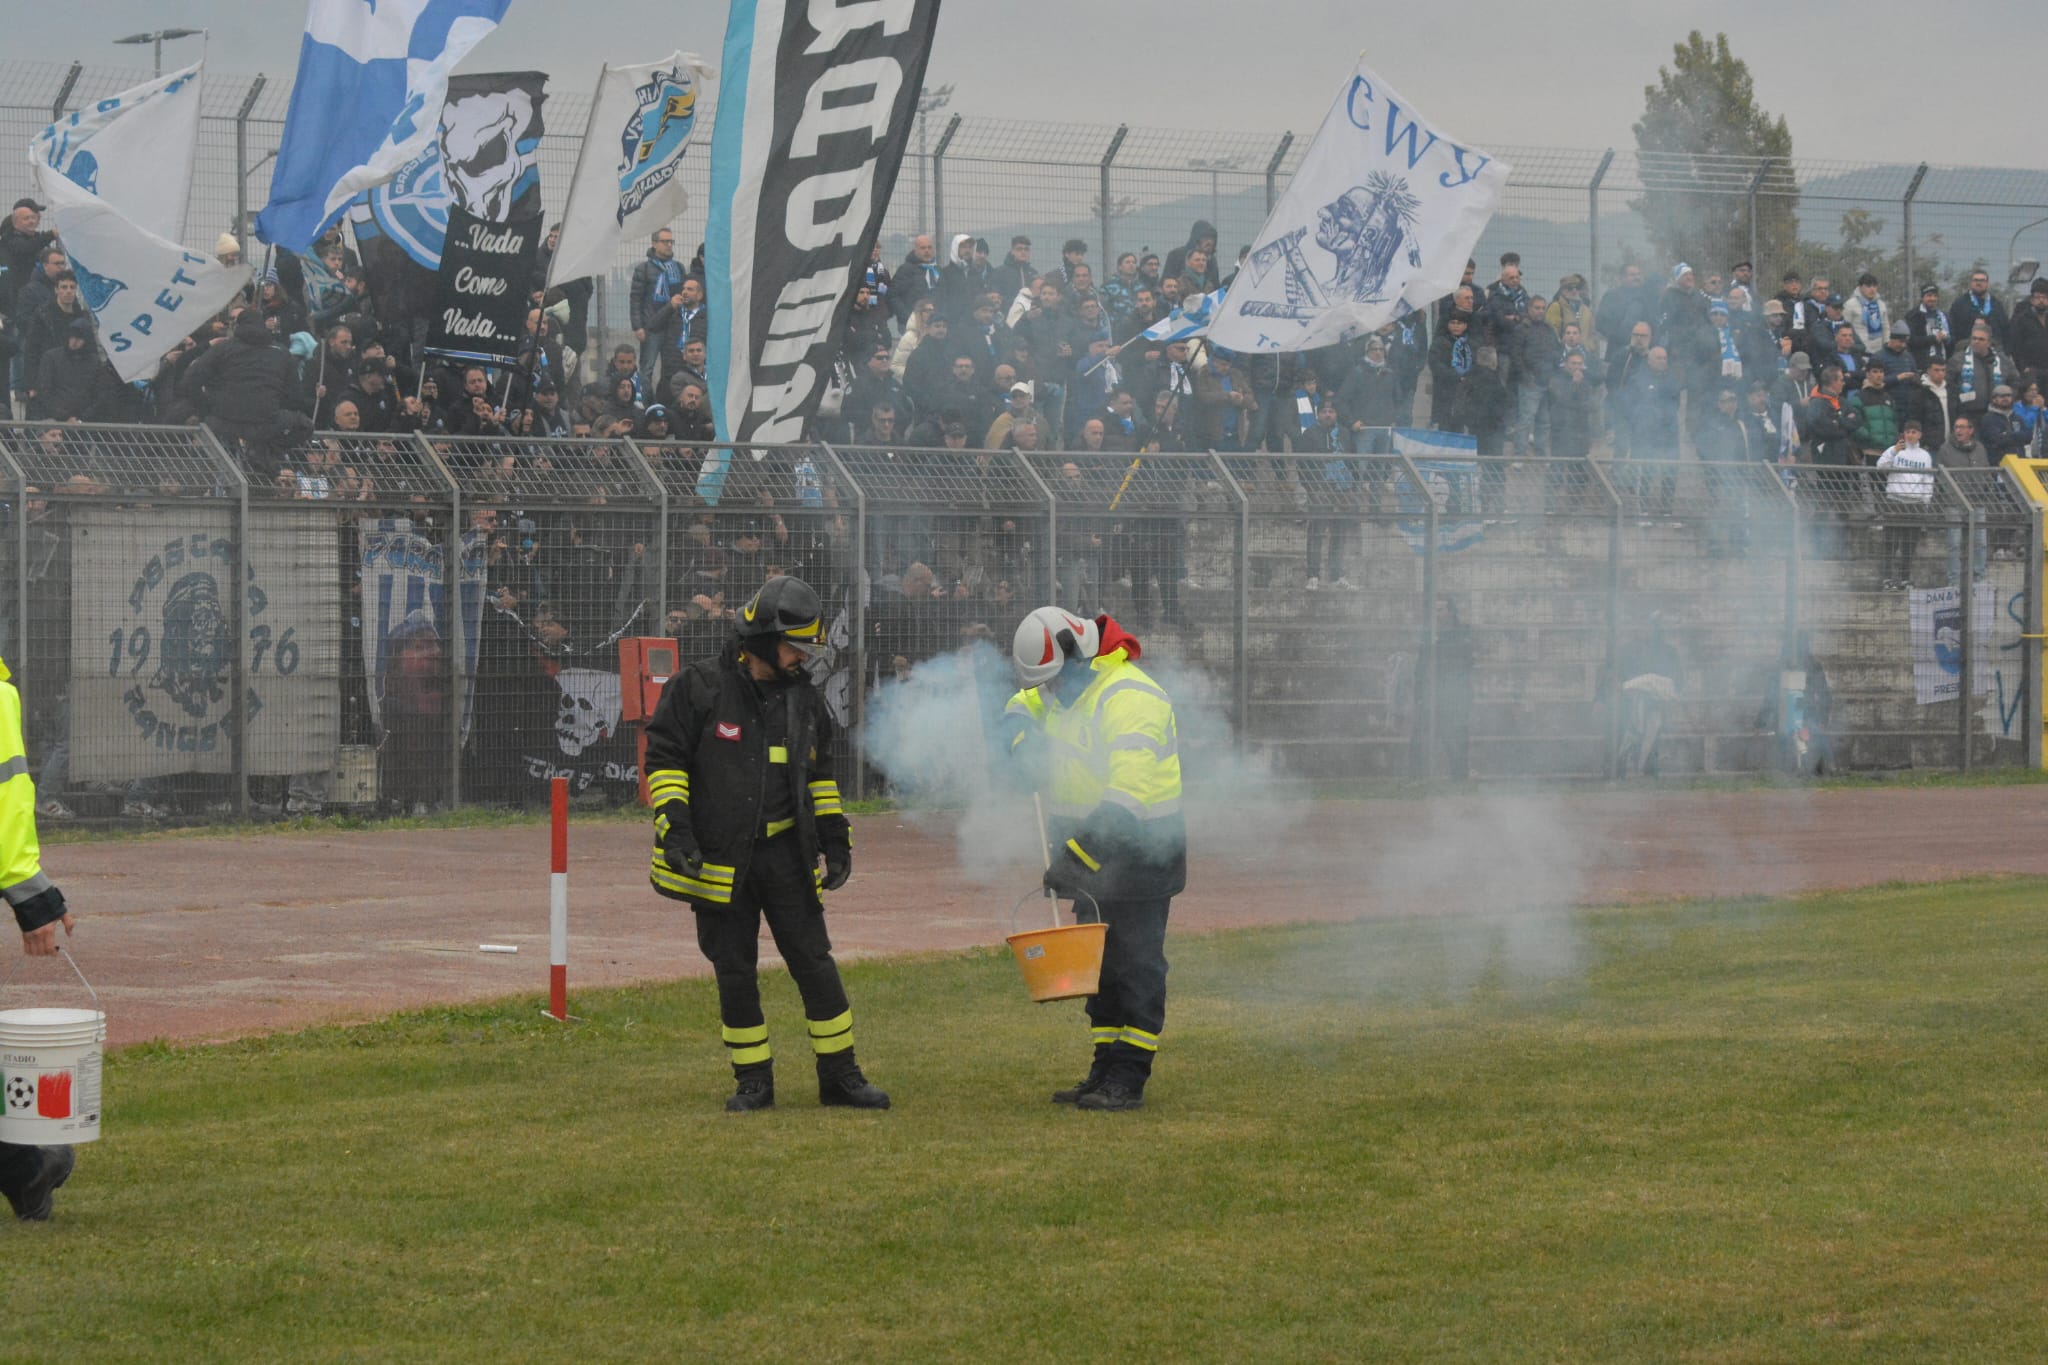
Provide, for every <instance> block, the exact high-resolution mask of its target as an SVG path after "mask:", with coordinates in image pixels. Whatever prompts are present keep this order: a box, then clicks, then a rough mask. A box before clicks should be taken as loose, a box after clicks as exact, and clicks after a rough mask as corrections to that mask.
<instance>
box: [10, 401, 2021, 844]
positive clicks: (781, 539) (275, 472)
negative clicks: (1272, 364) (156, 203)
mask: <svg viewBox="0 0 2048 1365" xmlns="http://www.w3.org/2000/svg"><path fill="white" fill-rule="evenodd" d="M1371 434H1372V433H1370V432H1369V433H1367V435H1368V436H1370V435H1371ZM1366 444H1368V445H1369V444H1371V442H1370V441H1369V440H1368V441H1367V442H1366ZM0 457H4V458H0V500H4V502H5V504H6V508H7V516H6V517H5V519H4V528H5V529H4V531H0V549H4V552H5V555H6V560H5V562H6V563H8V564H9V565H10V568H11V573H10V579H11V580H12V585H13V590H12V591H10V592H9V593H7V594H6V599H7V600H6V601H5V603H4V604H0V631H4V637H0V638H4V640H5V641H6V645H5V654H6V657H8V659H9V661H10V664H12V665H13V667H14V670H15V673H16V676H17V680H18V681H19V683H20V685H21V687H22V690H23V694H24V697H25V699H26V701H27V704H28V718H29V735H30V743H31V753H32V758H33V761H34V763H35V764H36V767H37V771H38V776H39V782H40V788H39V790H41V792H42V794H43V797H44V799H45V800H46V801H47V802H49V803H52V807H53V809H54V810H55V811H57V812H60V813H61V814H63V815H73V816H78V817H85V818H92V817H99V818H108V819H116V818H121V817H123V816H124V815H125V816H126V817H128V818H131V819H185V820H206V819H215V818H223V817H225V816H226V815H228V814H230V813H234V812H239V811H242V810H245V809H253V810H255V811H258V812H265V811H268V812H285V813H289V812H297V811H309V810H315V809H333V808H345V809H355V810H362V811H366V812H385V813H391V812H400V811H412V810H417V809H422V808H433V807H437V806H442V805H446V804H449V803H453V802H471V803H473V802H489V803H498V804H513V805H523V804H533V803H537V802H539V801H540V800H541V799H543V794H544V792H545V790H546V779H547V778H548V777H550V776H553V775H557V774H562V775H568V776H570V777H571V779H572V782H573V785H574V787H575V790H576V791H577V792H578V793H579V795H580V797H581V799H583V800H586V801H595V802H626V801H630V800H632V799H633V795H634V791H635V787H636V784H637V765H636V757H635V747H634V744H635V739H636V736H634V735H633V734H632V733H631V731H630V730H629V729H627V728H626V727H624V725H623V723H622V720H621V680H620V676H619V657H618V640H619V638H620V637H621V636H622V635H625V634H663V635H669V636H671V637H674V638H676V639H677V640H679V641H680V642H681V643H682V645H683V653H684V656H685V657H686V658H701V657H707V656H709V655H711V654H713V653H715V652H716V651H717V650H719V649H721V648H723V647H724V646H725V644H726V642H727V641H728V640H729V639H730V629H731V622H730V617H731V613H732V612H733V610H734V609H736V608H737V607H738V606H739V605H740V604H742V603H743V602H744V601H745V600H746V598H747V597H748V596H750V595H751V594H752V592H753V591H754V589H755V588H756V587H758V586H759V584H760V582H761V581H763V580H765V578H766V577H767V576H769V575H770V574H772V573H774V572H778V571H783V572H792V573H797V574H799V575H801V576H803V577H805V578H807V579H809V580H810V581H811V582H812V583H813V584H814V585H816V586H818V587H819V589H820V592H821V595H822V596H823V598H824V600H825V602H826V604H827V612H828V615H830V616H831V617H832V624H831V628H830V634H831V638H832V640H833V643H834V644H835V646H836V647H837V650H838V658H837V659H836V661H835V663H834V665H833V669H832V672H831V673H830V675H829V676H828V677H827V678H826V679H825V686H826V689H827V695H828V701H829V702H830V703H831V704H832V706H833V710H834V714H835V716H837V717H839V718H840V720H841V725H842V730H843V733H844V736H845V739H844V745H843V748H842V752H841V754H840V755H838V757H839V758H841V759H842V760H844V761H846V762H847V764H848V766H849V767H850V768H851V770H852V771H853V772H854V773H856V774H859V779H858V780H859V781H860V783H861V785H862V787H863V789H870V790H871V789H873V786H874V781H875V775H874V774H873V773H871V772H867V771H865V770H864V769H863V767H862V765H861V764H860V762H859V759H860V756H861V749H860V745H861V742H862V729H861V726H862V716H863V714H864V711H865V708H866V705H867V703H868V699H869V697H870V696H871V695H872V694H873V693H874V691H875V690H876V689H877V688H884V687H887V686H889V685H891V684H892V683H893V682H895V681H897V680H899V679H900V678H901V677H902V676H903V675H904V673H905V672H906V670H908V669H909V668H912V667H914V666H915V665H917V664H918V663H920V662H922V661H923V660H926V659H930V658H934V657H936V656H939V655H942V654H946V653H950V652H952V651H955V650H958V649H960V648H962V647H963V646H967V645H971V644H973V643H974V642H976V641H984V640H985V641H987V642H989V643H990V644H991V645H993V646H994V648H995V649H996V650H997V651H1000V650H1001V649H1002V648H1003V647H1004V646H1005V645H1006V644H1007V640H1008V635H1009V632H1010V631H1011V630H1013V629H1014V626H1015V623H1016V621H1017V620H1018V619H1019V618H1021V616H1022V615H1023V614H1024V613H1025V612H1027V611H1028V610H1030V609H1031V608H1032V607H1034V606H1036V605H1039V604H1040V603H1042V602H1044V601H1047V600H1051V601H1055V602H1058V603H1060V604H1062V605H1064V606H1067V607H1068V608H1070V609H1073V610H1079V611H1087V612H1108V613H1110V614H1111V615H1113V616H1114V617H1115V618H1116V619H1117V620H1118V621H1119V622H1121V623H1123V624H1124V625H1125V627H1126V628H1128V629H1130V630H1131V631H1132V632H1133V633H1135V634H1137V635H1139V636H1140V638H1141V639H1143V641H1144V643H1145V650H1146V653H1145V658H1146V661H1147V667H1148V668H1150V667H1154V666H1155V665H1156V667H1157V669H1158V670H1160V672H1161V675H1162V676H1163V677H1164V678H1166V679H1170V680H1171V681H1170V686H1172V687H1174V688H1175V689H1176V690H1177V692H1179V693H1184V694H1186V695H1187V696H1188V697H1189V698H1190V699H1191V702H1190V705H1189V707H1188V710H1189V712H1190V714H1191V715H1196V716H1200V717H1202V718H1203V719H1204V720H1205V721H1206V722H1207V723H1208V726H1209V728H1208V729H1207V730H1206V731H1203V730H1197V732H1196V733H1192V734H1190V735H1188V736H1187V737H1186V745H1187V748H1188V751H1189V753H1190V756H1191V758H1190V762H1191V780H1197V781H1199V780H1200V775H1201V773H1202V772H1203V771H1205V770H1208V771H1222V765H1220V764H1217V765H1213V766H1212V765H1209V764H1207V763H1205V761H1204V758H1203V755H1204V753H1205V751H1207V752H1209V753H1220V752H1222V751H1223V750H1226V749H1228V748H1230V747H1232V746H1234V745H1241V746H1242V747H1244V748H1246V749H1248V750H1250V751H1252V752H1253V753H1254V754H1256V755H1257V756H1259V757H1260V758H1261V759H1262V760H1263V761H1265V762H1266V763H1268V764H1269V765H1270V766H1271V767H1272V768H1273V769H1274V770H1276V771H1278V772H1281V773H1283V774H1287V775H1293V776H1300V777H1317V778H1336V779H1342V780H1356V779H1359V778H1364V777H1370V776H1373V775H1405V774H1424V773H1427V774H1433V775H1437V776H1453V777H1459V776H1466V775H1471V776H1476V777H1505V776H1516V775H1544V776H1585V777H1592V776H1598V775H1602V774H1609V773H1635V772H1644V771H1657V772H1662V773H1666V774H1677V773H1693V772H1706V773H1713V772H1737V771H1756V770H1763V769H1770V768H1774V767H1778V766H1782V765H1786V764H1787V763H1789V762H1790V761H1791V760H1790V759H1789V758H1788V752H1789V751H1788V745H1789V744H1790V743H1791V737H1790V736H1791V731H1790V730H1788V728H1787V724H1786V713H1785V710H1784V705H1785V702H1784V699H1785V696H1786V689H1785V688H1784V687H1783V686H1782V683H1783V680H1784V679H1785V678H1786V677H1789V676H1793V673H1794V671H1795V670H1794V667H1793V666H1794V665H1795V664H1797V665H1798V666H1799V668H1800V669H1803V670H1804V671H1803V672H1800V673H1799V676H1801V677H1802V678H1805V677H1817V678H1818V679H1822V680H1825V684H1826V685H1825V687H1824V688H1818V689H1817V688H1816V687H1815V686H1814V685H1813V684H1812V683H1806V684H1803V685H1802V686H1803V688H1804V697H1805V703H1804V704H1805V705H1806V706H1807V707H1808V708H1809V710H1808V712H1807V713H1806V714H1805V716H1804V725H1805V728H1806V729H1807V730H1813V731H1815V732H1816V733H1820V734H1823V735H1824V736H1825V737H1826V740H1827V742H1828V745H1829V750H1828V757H1829V760H1830V761H1831V762H1832V763H1834V764H1837V765H1839V766H1842V767H1846V768H1897V767H1957V766H1961V765H1964V764H1965V763H1970V764H1975V763H1985V762H1994V763H1995V762H2020V761H2024V759H2025V755H2026V749H2027V733H2026V732H2027V729H2028V726H2029V722H2028V721H2027V719H2026V718H2025V717H2024V716H2022V715H2021V714H2020V712H2021V710H2022V707H2021V705H2020V701H2019V698H2020V697H2021V696H2023V695H2026V694H2027V692H2026V689H2027V688H2029V687H2030V686H2031V685H2032V684H2031V680H2030V679H2029V678H2028V676H2027V674H2028V671H2029V665H2028V663H2027V659H2028V657H2029V651H2028V650H2027V649H2026V648H2025V646H2024V643H2023V641H2022V640H2021V638H2020V637H2021V632H2022V629H2023V627H2022V626H2021V625H2020V624H2019V623H2021V622H2023V621H2024V620H2026V619H2027V602H2026V600H2025V593H2026V590H2027V586H2026V581H2025V580H2026V574H2025V569H2026V562H2025V556H2027V555H2030V554H2038V553H2040V549H2041V547H2040V546H2038V545H2035V544H2033V543H2032V540H2031V534H2032V533H2031V524H2032V510H2031V509H2030V508H2029V506H2028V505H2027V504H2026V503H2025V502H2024V501H2023V500H2022V498H2021V497H2020V495H2019V493H2018V492H2017V490H2016V489H2015V488H2014V487H2013V486H2012V485H2011V484H2010V483H2009V482H2008V481H2007V479H2006V478H2005V476H2004V475H2003V474H2002V473H2001V472H2000V471H1998V470H1996V469H1988V468H1982V469H1978V468H1972V469H1962V470H1866V469H1856V468H1850V467H1816V466H1812V465H1796V466H1766V465H1751V464H1717V463H1702V462H1700V461H1697V460H1681V461H1675V462H1665V463H1656V462H1646V461H1629V460H1616V461H1612V462H1609V461H1606V460H1600V459H1594V460H1584V459H1579V460H1572V459H1541V458H1525V459H1521V460H1513V459H1508V458H1505V457H1494V456H1487V457H1467V458H1456V457H1455V456H1451V457H1446V456H1445V455H1444V454H1443V453H1442V452H1435V453H1432V454H1430V455H1429V456H1426V457H1425V456H1422V455H1403V454H1375V453H1367V454H1358V455H1336V454H1308V453H1301V452H1282V453H1277V454H1268V453H1263V452H1262V453H1258V454H1230V455H1220V456H1219V455H1214V454H1207V453H1201V454H1154V453H1145V454H1135V453H1129V452H1113V451H1106V450H1079V451H1057V450H1051V451H1035V452H1029V453H1019V452H1017V451H1014V450H1007V449H1005V450H995V451H975V450H964V449H962V450H920V449H908V448H905V449H891V448H885V447H878V446H857V447H846V448H838V447H826V446H815V447H814V446H795V447H772V448H762V449H758V450H742V451H736V452H726V451H722V450H720V449H717V448H715V447H707V446H701V445H690V444H685V443H646V444H633V443H629V442H625V441H582V442H578V441H535V440H515V439H509V438H507V439H497V440H486V439H478V438H449V437H419V436H373V435H366V434H363V433H342V432H326V433H317V434H315V435H314V436H313V437H312V438H311V439H310V440H309V441H307V442H306V443H304V444H303V445H301V446H298V447H295V448H292V449H289V450H284V451H281V452H279V453H278V454H277V455H276V456H274V457H263V459H262V461H261V462H258V463H250V464H249V465H247V466H246V467H244V466H243V465H242V464H240V463H238V461H237V460H235V459H232V458H230V457H229V455H228V453H227V452H226V451H225V450H224V449H223V448H222V447H220V446H219V445H218V443H216V442H215V441H214V440H213V438H212V437H211V435H210V434H209V433H208V432H206V431H205V429H203V428H198V427H189V428H125V427H123V428H116V427H93V426H64V427H52V426H47V425H38V424H6V425H0ZM508 461H509V462H510V464H509V465H508V464H507V462H508ZM237 583H239V584H240V590H239V591H237V590H235V587H234V585H236V584H237ZM1808 647H1810V650H1811V661H1809V660H1808V658H1807V655H1806V653H1805V650H1806V649H1807V648H1808ZM1966 660H1967V661H1969V662H1968V663H1967V664H1966V662H1965V661H1966ZM1816 670H1817V673H1816ZM1660 678H1661V679H1664V680H1665V681H1663V682H1659V681H1658V679H1660ZM1965 678H1967V679H1968V681H1967V684H1966V683H1965V682H1964V679H1965ZM1823 693H1825V695H1826V701H1825V702H1823V701H1821V700H1820V697H1821V695H1822V694H1823ZM238 699H239V701H238ZM1197 699H1198V700H1197ZM1813 708H1819V710H1818V711H1817V712H1816V711H1815V710H1814V709H1813ZM1793 728H1794V729H1796V728H1798V727H1793ZM1801 733H1804V731H1801ZM245 793H246V795H245ZM245 802H246V804H245ZM53 818H61V815H60V816H56V817H53Z"/></svg>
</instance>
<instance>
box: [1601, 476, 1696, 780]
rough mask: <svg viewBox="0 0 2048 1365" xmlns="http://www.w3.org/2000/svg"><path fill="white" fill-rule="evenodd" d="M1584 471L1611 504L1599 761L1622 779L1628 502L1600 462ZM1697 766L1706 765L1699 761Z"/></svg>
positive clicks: (1609, 772) (1610, 772) (1609, 773)
mask: <svg viewBox="0 0 2048 1365" xmlns="http://www.w3.org/2000/svg"><path fill="white" fill-rule="evenodd" d="M1585 460H1586V471H1587V472H1588V473H1589V474H1591V475H1592V482H1594V483H1597V484H1599V485H1600V488H1601V491H1602V492H1604V493H1606V494H1607V497H1608V500H1609V501H1610V502H1611V503H1613V505H1614V518H1613V520H1612V521H1610V522H1609V523H1608V526H1607V676H1608V689H1609V690H1608V697H1607V715H1606V717H1605V719H1604V721H1603V728H1604V730H1605V731H1606V733H1605V736H1604V739H1605V742H1606V748H1607V752H1606V754H1605V755H1604V756H1603V757H1602V758H1601V761H1600V768H1601V771H1602V772H1604V773H1606V775H1607V776H1609V777H1626V776H1628V774H1627V773H1625V772H1622V771H1621V770H1620V765H1619V763H1618V762H1617V760H1618V759H1619V758H1620V756H1621V711H1622V691H1621V684H1622V682H1623V679H1622V678H1620V677H1618V676H1616V675H1617V673H1618V672H1619V663H1620V658H1621V519H1622V517H1623V516H1625V515H1626V514H1627V512H1628V503H1627V501H1626V500H1625V499H1624V498H1623V497H1622V496H1621V490H1620V489H1618V488H1616V487H1615V486H1614V481H1613V480H1611V479H1609V478H1608V477H1607V472H1606V471H1605V470H1603V469H1602V468H1601V467H1600V462H1599V461H1598V460H1596V459H1594V458H1593V457H1592V456H1590V455H1588V456H1586V457H1585ZM1700 766H1701V767H1702V768H1704V767H1705V766H1706V763H1705V761H1704V760H1702V762H1701V764H1700Z"/></svg>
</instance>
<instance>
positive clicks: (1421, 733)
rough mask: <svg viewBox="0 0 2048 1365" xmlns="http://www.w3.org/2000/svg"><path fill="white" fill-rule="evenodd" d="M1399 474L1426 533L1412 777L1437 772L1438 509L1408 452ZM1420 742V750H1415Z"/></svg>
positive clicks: (1410, 754)
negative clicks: (1418, 505) (1410, 492)
mask: <svg viewBox="0 0 2048 1365" xmlns="http://www.w3.org/2000/svg"><path fill="white" fill-rule="evenodd" d="M1401 477H1402V478H1404V479H1406V480H1408V482H1410V483H1412V484H1414V485H1415V493H1416V496H1417V497H1418V498H1420V499H1421V501H1422V508H1423V515H1424V528H1423V534H1425V535H1426V536H1428V537H1429V539H1428V540H1426V541H1424V542H1423V549H1422V638H1421V640H1420V642H1419V643H1418V644H1417V645H1416V649H1415V730H1414V732H1413V734H1412V735H1411V736H1410V738H1409V741H1408V743H1409V750H1408V773H1409V775H1410V776H1411V777H1421V778H1430V777H1435V776H1436V689H1437V678H1438V677H1439V676H1440V675H1439V673H1438V671H1437V657H1436V595H1437V577H1436V572H1437V570H1436V552H1437V539H1438V537H1437V526H1438V519H1439V516H1440V509H1439V508H1438V507H1437V505H1436V497H1435V495H1434V494H1432V493H1431V492H1430V490H1429V485H1428V484H1427V483H1425V482H1424V481H1423V478H1422V471H1421V470H1419V469H1417V468H1416V467H1415V461H1414V460H1413V459H1412V458H1411V457H1409V456H1408V455H1405V454H1404V455H1402V456H1401ZM1417 746H1420V749H1421V752H1420V753H1418V752H1416V749H1417Z"/></svg>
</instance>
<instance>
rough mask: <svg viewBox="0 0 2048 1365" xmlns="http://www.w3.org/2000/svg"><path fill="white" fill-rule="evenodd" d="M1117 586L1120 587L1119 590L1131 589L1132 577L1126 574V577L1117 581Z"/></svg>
mask: <svg viewBox="0 0 2048 1365" xmlns="http://www.w3.org/2000/svg"><path fill="white" fill-rule="evenodd" d="M1116 585H1117V586H1118V587H1119V588H1128V587H1130V586H1131V576H1130V575H1129V574H1125V575H1124V576H1123V577H1122V578H1119V579H1117V581H1116Z"/></svg>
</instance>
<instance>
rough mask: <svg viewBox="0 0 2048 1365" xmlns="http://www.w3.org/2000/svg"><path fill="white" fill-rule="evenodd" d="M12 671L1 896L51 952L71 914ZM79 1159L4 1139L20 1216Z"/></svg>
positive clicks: (7, 1184)
mask: <svg viewBox="0 0 2048 1365" xmlns="http://www.w3.org/2000/svg"><path fill="white" fill-rule="evenodd" d="M11 677H12V675H11V674H10V673H9V672H8V671H7V662H6V660H4V659H0V897H4V898H5V899H6V901H7V904H8V905H10V906H12V907H13V909H14V920H15V923H17V924H19V925H20V926H21V947H22V951H24V952H26V953H27V954H29V955H30V956H31V957H50V956H54V955H55V953H56V951H57V926H58V925H60V924H61V925H63V926H64V932H65V933H66V934H69V933H70V932H71V912H70V911H69V910H67V909H65V908H64V893H63V892H62V891H59V890H58V889H57V887H56V884H55V883H53V882H52V881H51V880H50V879H49V878H48V877H46V876H45V875H43V863H42V846H41V845H40V844H39V843H38V842H37V839H36V787H35V781H34V779H33V778H31V777H30V776H29V773H28V749H27V747H26V746H25V745H24V744H23V743H22V738H21V693H19V692H17V691H15V689H14V684H13V682H11V681H10V678H11ZM71 1161H72V1153H71V1149H70V1148H69V1147H29V1146H23V1145H21V1144H18V1143H12V1142H0V1194H5V1195H6V1196H7V1202H8V1203H9V1204H11V1205H13V1206H14V1216H15V1217H17V1218H20V1219H22V1220H23V1221H24V1222H30V1223H40V1222H42V1221H43V1220H44V1219H46V1218H48V1217H49V1216H50V1204H51V1196H52V1195H54V1194H55V1193H56V1190H57V1187H58V1186H59V1185H62V1184H63V1183H64V1182H65V1180H66V1179H68V1178H69V1177H70V1175H71Z"/></svg>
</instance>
